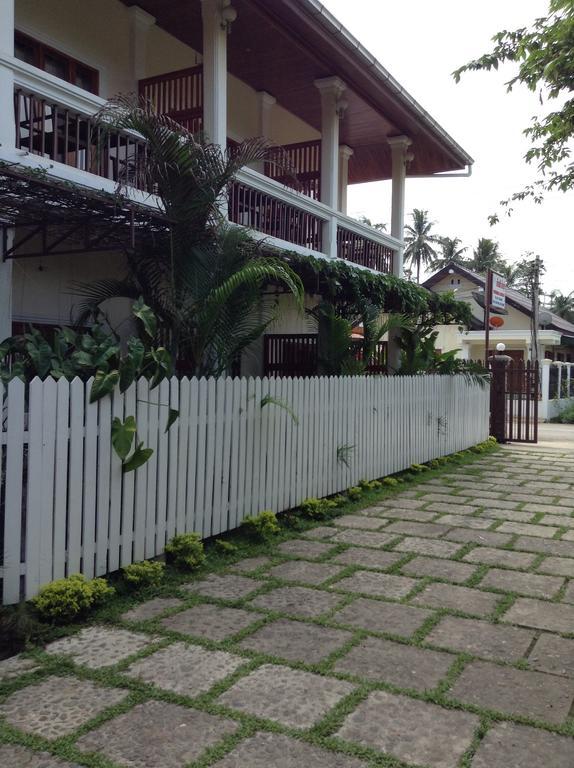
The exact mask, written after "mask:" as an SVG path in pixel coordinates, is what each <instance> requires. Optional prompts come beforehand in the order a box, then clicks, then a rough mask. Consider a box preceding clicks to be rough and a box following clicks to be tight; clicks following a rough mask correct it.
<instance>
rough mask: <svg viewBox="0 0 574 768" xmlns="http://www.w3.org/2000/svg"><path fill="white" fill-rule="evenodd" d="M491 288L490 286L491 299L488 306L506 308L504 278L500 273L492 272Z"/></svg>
mask: <svg viewBox="0 0 574 768" xmlns="http://www.w3.org/2000/svg"><path fill="white" fill-rule="evenodd" d="M491 274H492V288H491V293H490V296H491V300H490V306H491V307H492V308H493V309H505V308H506V278H504V277H502V275H498V274H497V273H496V272H492V273H491Z"/></svg>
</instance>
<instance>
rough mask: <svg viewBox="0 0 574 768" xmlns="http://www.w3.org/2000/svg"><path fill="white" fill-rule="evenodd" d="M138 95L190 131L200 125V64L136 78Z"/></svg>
mask: <svg viewBox="0 0 574 768" xmlns="http://www.w3.org/2000/svg"><path fill="white" fill-rule="evenodd" d="M139 93H140V96H143V98H145V99H147V100H148V101H149V102H150V103H151V104H153V106H154V108H155V110H156V112H159V113H160V114H162V115H168V116H169V117H171V118H172V119H173V120H175V121H176V122H177V123H179V124H180V125H182V126H183V127H184V128H186V129H187V130H188V131H191V132H192V133H198V132H199V131H201V129H202V127H203V66H202V65H201V64H199V65H198V66H196V67H190V68H188V69H180V70H178V71H176V72H167V73H165V74H163V75H157V76H156V77H148V78H146V79H145V80H140V81H139Z"/></svg>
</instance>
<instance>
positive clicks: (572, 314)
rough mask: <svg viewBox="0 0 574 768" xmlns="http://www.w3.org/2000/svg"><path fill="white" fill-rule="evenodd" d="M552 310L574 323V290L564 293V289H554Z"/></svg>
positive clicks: (551, 296) (551, 295)
mask: <svg viewBox="0 0 574 768" xmlns="http://www.w3.org/2000/svg"><path fill="white" fill-rule="evenodd" d="M550 311H551V312H554V314H555V315H558V317H562V318H564V320H568V322H569V323H574V291H571V292H570V293H567V294H564V293H562V291H552V293H551V294H550Z"/></svg>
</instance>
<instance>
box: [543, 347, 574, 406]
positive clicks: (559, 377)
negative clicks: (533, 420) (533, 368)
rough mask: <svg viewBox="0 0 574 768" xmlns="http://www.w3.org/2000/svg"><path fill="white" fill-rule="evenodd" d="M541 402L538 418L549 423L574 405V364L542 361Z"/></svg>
mask: <svg viewBox="0 0 574 768" xmlns="http://www.w3.org/2000/svg"><path fill="white" fill-rule="evenodd" d="M541 390H542V391H541V400H540V406H539V409H538V418H539V419H540V420H541V421H549V420H550V419H554V418H556V416H558V415H559V414H560V412H561V411H563V410H564V409H565V408H568V407H569V406H571V405H574V363H562V362H558V361H553V360H543V361H542V374H541Z"/></svg>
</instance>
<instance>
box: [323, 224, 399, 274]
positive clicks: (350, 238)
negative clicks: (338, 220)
mask: <svg viewBox="0 0 574 768" xmlns="http://www.w3.org/2000/svg"><path fill="white" fill-rule="evenodd" d="M337 256H338V257H339V258H340V259H346V260H347V261H352V262H354V263H355V264H360V265H361V266H363V267H369V268H370V269H374V270H376V271H377V272H383V273H384V274H391V273H392V271H393V250H392V248H389V247H388V246H386V245H384V244H383V243H379V242H377V241H376V240H371V239H369V237H367V235H360V234H358V233H356V232H353V231H351V230H350V229H345V228H344V227H338V228H337Z"/></svg>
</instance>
